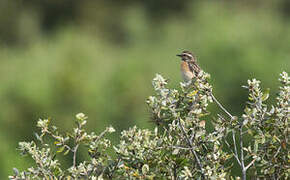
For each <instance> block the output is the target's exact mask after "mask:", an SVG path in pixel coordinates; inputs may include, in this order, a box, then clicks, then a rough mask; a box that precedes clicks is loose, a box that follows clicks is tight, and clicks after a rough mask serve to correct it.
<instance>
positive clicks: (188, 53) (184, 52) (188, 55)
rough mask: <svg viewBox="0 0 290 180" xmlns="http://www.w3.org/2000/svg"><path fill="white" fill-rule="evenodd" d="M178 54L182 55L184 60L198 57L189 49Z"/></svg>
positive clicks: (192, 59)
mask: <svg viewBox="0 0 290 180" xmlns="http://www.w3.org/2000/svg"><path fill="white" fill-rule="evenodd" d="M176 56H179V57H181V60H182V61H194V60H195V59H196V58H195V56H194V55H193V54H192V53H191V52H189V51H182V53H181V54H177V55H176Z"/></svg>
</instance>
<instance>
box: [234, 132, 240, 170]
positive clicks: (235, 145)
mask: <svg viewBox="0 0 290 180" xmlns="http://www.w3.org/2000/svg"><path fill="white" fill-rule="evenodd" d="M232 138H233V142H234V151H235V154H236V155H237V156H238V157H239V155H238V150H237V143H236V135H235V131H232ZM239 164H240V165H241V162H240V160H239Z"/></svg>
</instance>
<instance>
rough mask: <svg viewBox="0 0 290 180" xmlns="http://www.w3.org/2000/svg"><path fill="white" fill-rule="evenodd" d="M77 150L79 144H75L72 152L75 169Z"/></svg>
mask: <svg viewBox="0 0 290 180" xmlns="http://www.w3.org/2000/svg"><path fill="white" fill-rule="evenodd" d="M78 148H79V144H77V145H76V146H75V148H74V150H73V153H74V155H73V167H76V161H77V151H78Z"/></svg>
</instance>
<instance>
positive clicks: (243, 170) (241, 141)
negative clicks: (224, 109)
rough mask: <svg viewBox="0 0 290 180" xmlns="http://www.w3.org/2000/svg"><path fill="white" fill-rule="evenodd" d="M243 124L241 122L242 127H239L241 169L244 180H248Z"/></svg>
mask: <svg viewBox="0 0 290 180" xmlns="http://www.w3.org/2000/svg"><path fill="white" fill-rule="evenodd" d="M242 123H243V122H241V125H240V127H239V130H240V152H241V168H242V180H246V177H247V176H246V172H247V169H245V160H244V150H243V148H244V145H243V124H242Z"/></svg>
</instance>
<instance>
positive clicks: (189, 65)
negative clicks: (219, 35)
mask: <svg viewBox="0 0 290 180" xmlns="http://www.w3.org/2000/svg"><path fill="white" fill-rule="evenodd" d="M176 56H179V57H181V75H182V78H183V79H184V81H190V80H191V79H192V78H194V77H196V76H197V75H198V73H199V72H200V70H201V69H200V67H199V66H198V64H197V60H196V57H195V56H194V55H193V54H192V53H191V52H189V51H183V52H182V53H181V54H177V55H176Z"/></svg>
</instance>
